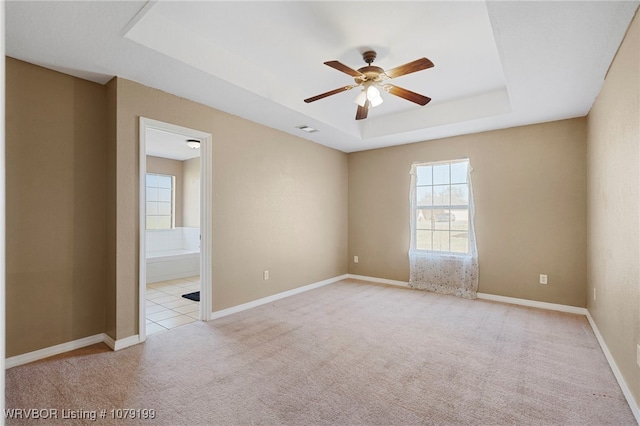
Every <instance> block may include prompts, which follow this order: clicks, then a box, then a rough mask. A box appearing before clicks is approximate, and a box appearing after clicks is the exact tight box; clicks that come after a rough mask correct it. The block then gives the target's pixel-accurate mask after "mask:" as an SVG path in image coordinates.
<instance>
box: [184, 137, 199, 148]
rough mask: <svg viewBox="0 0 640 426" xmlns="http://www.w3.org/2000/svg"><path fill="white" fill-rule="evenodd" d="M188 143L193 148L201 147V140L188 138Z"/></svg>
mask: <svg viewBox="0 0 640 426" xmlns="http://www.w3.org/2000/svg"><path fill="white" fill-rule="evenodd" d="M186 143H187V146H188V147H189V148H191V149H200V141H199V140H197V139H187V142H186Z"/></svg>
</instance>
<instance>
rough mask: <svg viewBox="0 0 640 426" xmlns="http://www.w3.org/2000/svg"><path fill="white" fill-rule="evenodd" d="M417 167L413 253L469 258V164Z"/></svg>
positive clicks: (439, 163) (465, 162)
mask: <svg viewBox="0 0 640 426" xmlns="http://www.w3.org/2000/svg"><path fill="white" fill-rule="evenodd" d="M414 167H415V169H414V178H415V188H412V189H413V190H412V199H411V202H412V214H413V215H414V218H415V222H414V223H413V225H414V226H412V232H413V233H414V235H413V236H412V239H411V240H412V247H411V249H412V251H424V252H440V253H451V254H465V255H468V254H470V246H469V230H470V208H469V192H470V191H469V181H468V179H469V178H468V176H469V160H466V159H465V160H456V161H448V162H438V163H418V164H415V165H414ZM412 219H413V218H412Z"/></svg>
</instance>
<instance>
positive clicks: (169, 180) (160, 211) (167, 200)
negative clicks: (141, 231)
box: [146, 173, 175, 229]
mask: <svg viewBox="0 0 640 426" xmlns="http://www.w3.org/2000/svg"><path fill="white" fill-rule="evenodd" d="M146 178H147V184H146V187H147V229H173V227H174V216H175V212H174V210H175V208H174V199H175V197H174V193H173V188H174V187H175V177H174V176H169V175H159V174H155V173H147V176H146Z"/></svg>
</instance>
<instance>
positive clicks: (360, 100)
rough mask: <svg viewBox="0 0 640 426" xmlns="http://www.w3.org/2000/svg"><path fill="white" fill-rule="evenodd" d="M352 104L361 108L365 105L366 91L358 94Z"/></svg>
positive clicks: (363, 90)
mask: <svg viewBox="0 0 640 426" xmlns="http://www.w3.org/2000/svg"><path fill="white" fill-rule="evenodd" d="M353 102H355V103H357V104H358V105H360V106H361V107H363V106H364V104H365V103H367V90H366V89H362V91H361V92H360V93H358V96H356V99H355V100H354V101H353Z"/></svg>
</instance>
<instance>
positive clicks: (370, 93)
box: [367, 86, 384, 108]
mask: <svg viewBox="0 0 640 426" xmlns="http://www.w3.org/2000/svg"><path fill="white" fill-rule="evenodd" d="M367 99H368V100H369V102H371V108H374V107H377V106H378V105H380V104H382V102H384V100H383V99H382V96H380V91H379V90H378V89H377V88H375V87H373V86H369V88H368V89H367Z"/></svg>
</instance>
